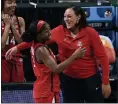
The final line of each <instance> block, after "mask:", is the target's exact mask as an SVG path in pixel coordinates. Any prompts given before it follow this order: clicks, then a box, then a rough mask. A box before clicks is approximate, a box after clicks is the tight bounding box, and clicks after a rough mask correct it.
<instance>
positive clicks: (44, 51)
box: [36, 46, 49, 57]
mask: <svg viewBox="0 0 118 104" xmlns="http://www.w3.org/2000/svg"><path fill="white" fill-rule="evenodd" d="M36 53H38V55H39V56H40V57H44V56H47V55H49V51H48V49H47V48H46V47H44V46H40V47H38V48H37V49H36Z"/></svg>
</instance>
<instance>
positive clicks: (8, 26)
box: [1, 25, 10, 49]
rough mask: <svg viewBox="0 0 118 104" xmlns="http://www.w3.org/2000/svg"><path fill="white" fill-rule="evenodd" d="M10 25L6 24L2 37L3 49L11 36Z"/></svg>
mask: <svg viewBox="0 0 118 104" xmlns="http://www.w3.org/2000/svg"><path fill="white" fill-rule="evenodd" d="M9 30H10V25H5V29H4V32H3V35H2V38H1V42H2V43H1V44H2V49H4V47H5V46H6V42H7V39H8V36H9Z"/></svg>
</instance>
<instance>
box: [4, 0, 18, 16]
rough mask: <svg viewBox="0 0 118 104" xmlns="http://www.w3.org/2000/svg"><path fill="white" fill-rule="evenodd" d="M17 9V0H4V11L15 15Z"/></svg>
mask: <svg viewBox="0 0 118 104" xmlns="http://www.w3.org/2000/svg"><path fill="white" fill-rule="evenodd" d="M15 9H16V0H4V9H3V10H4V13H7V14H9V15H11V16H12V15H14V12H15Z"/></svg>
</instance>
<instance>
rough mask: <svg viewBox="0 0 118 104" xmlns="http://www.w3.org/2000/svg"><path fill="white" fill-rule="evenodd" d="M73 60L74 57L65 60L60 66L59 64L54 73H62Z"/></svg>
mask: <svg viewBox="0 0 118 104" xmlns="http://www.w3.org/2000/svg"><path fill="white" fill-rule="evenodd" d="M73 60H74V58H73V57H72V56H71V57H69V58H68V59H67V60H65V61H63V62H61V63H60V64H58V65H57V66H56V68H55V69H54V70H53V72H55V73H60V72H62V71H63V70H64V69H65V68H66V67H67V66H68V65H69V64H70V63H71V62H72V61H73Z"/></svg>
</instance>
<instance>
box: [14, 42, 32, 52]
mask: <svg viewBox="0 0 118 104" xmlns="http://www.w3.org/2000/svg"><path fill="white" fill-rule="evenodd" d="M31 45H32V42H30V43H28V42H22V43H20V44H18V45H17V46H16V47H17V49H18V51H22V50H25V49H27V48H30V47H31Z"/></svg>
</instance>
